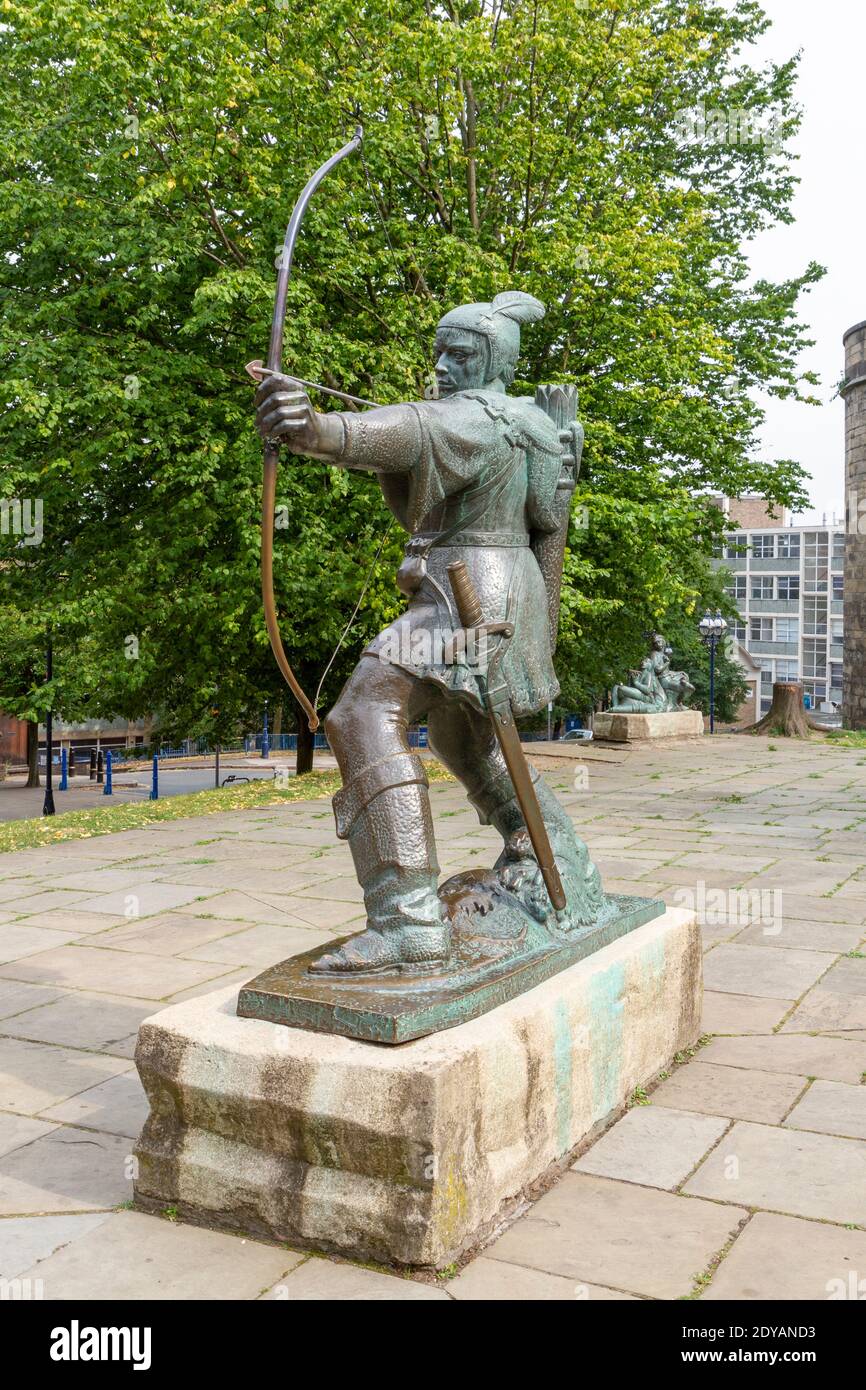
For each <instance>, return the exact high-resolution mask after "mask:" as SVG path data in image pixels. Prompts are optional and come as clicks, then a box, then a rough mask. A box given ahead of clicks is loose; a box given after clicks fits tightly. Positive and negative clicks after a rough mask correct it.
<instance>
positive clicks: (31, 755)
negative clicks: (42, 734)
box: [27, 719, 39, 787]
mask: <svg viewBox="0 0 866 1390" xmlns="http://www.w3.org/2000/svg"><path fill="white" fill-rule="evenodd" d="M27 785H28V787H38V786H39V724H38V721H36V722H34V720H32V719H28V721H27Z"/></svg>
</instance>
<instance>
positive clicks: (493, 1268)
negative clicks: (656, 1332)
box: [445, 1255, 636, 1303]
mask: <svg viewBox="0 0 866 1390" xmlns="http://www.w3.org/2000/svg"><path fill="white" fill-rule="evenodd" d="M445 1287H446V1289H447V1290H448V1292H449V1294H450V1295H451V1297H452V1298H456V1299H457V1300H458V1302H483V1303H499V1302H505V1303H515V1302H518V1301H519V1302H521V1303H542V1302H544V1303H548V1302H552V1301H556V1302H560V1303H575V1302H581V1303H583V1302H585V1303H608V1302H611V1301H614V1300H615V1301H616V1302H630V1303H633V1302H635V1301H636V1300H635V1296H634V1294H630V1293H621V1292H620V1291H619V1290H617V1289H603V1288H601V1287H600V1286H599V1285H598V1284H582V1283H578V1282H576V1281H575V1280H573V1279H563V1278H562V1277H561V1275H559V1274H545V1273H544V1271H543V1270H540V1269H526V1268H525V1267H524V1266H522V1265H512V1264H508V1263H507V1261H505V1260H488V1259H487V1258H486V1257H485V1256H484V1255H481V1256H479V1257H478V1259H475V1260H472V1261H471V1262H470V1263H469V1264H468V1265H467V1266H466V1268H465V1269H463V1270H461V1271H460V1273H459V1274H458V1276H457V1278H456V1279H450V1280H449V1281H448V1283H447V1284H446V1285H445Z"/></svg>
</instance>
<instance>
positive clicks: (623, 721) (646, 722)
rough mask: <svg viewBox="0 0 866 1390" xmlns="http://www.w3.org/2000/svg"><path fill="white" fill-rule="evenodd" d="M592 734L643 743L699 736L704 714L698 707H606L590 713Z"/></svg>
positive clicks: (612, 740) (701, 730)
mask: <svg viewBox="0 0 866 1390" xmlns="http://www.w3.org/2000/svg"><path fill="white" fill-rule="evenodd" d="M592 732H593V735H594V737H595V738H606V739H609V740H610V741H611V743H646V742H647V741H648V740H649V739H656V738H700V737H701V736H702V734H703V732H704V716H703V715H702V714H701V711H700V710H699V709H675V710H667V711H664V712H663V713H661V714H626V713H623V714H617V713H615V712H614V711H613V710H607V711H606V712H605V713H604V714H594V715H593V716H592Z"/></svg>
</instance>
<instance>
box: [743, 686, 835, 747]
mask: <svg viewBox="0 0 866 1390" xmlns="http://www.w3.org/2000/svg"><path fill="white" fill-rule="evenodd" d="M811 729H820V730H821V731H822V732H823V731H824V726H823V724H816V723H815V721H814V720H813V719H810V718H809V716H808V714H807V713H806V710H805V709H804V707H803V687H802V685H801V684H800V683H799V682H798V681H776V682H775V684H774V686H773V703H772V705H771V706H770V708H769V710H768V711H767V713H766V714H765V715H764V717H763V719H759V720H758V722H757V724H750V725H749V726H748V728H746V729H744V730H743V732H744V733H747V734H773V735H774V736H777V737H779V738H808V737H809V731H810V730H811Z"/></svg>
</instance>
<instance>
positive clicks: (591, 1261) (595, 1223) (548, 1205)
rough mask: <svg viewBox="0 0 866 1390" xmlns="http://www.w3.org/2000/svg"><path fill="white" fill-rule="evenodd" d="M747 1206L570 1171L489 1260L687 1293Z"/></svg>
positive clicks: (655, 1294) (660, 1292)
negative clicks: (661, 1190)
mask: <svg viewBox="0 0 866 1390" xmlns="http://www.w3.org/2000/svg"><path fill="white" fill-rule="evenodd" d="M745 1216H746V1212H745V1211H744V1210H740V1209H737V1208H732V1207H727V1206H722V1205H720V1204H718V1203H716V1202H699V1201H695V1200H693V1199H690V1198H687V1197H680V1196H677V1195H675V1194H674V1193H671V1192H660V1191H656V1190H653V1189H651V1188H646V1187H637V1186H634V1185H632V1184H631V1183H623V1182H615V1181H612V1180H611V1179H608V1178H597V1177H591V1176H590V1175H589V1174H585V1173H566V1174H565V1176H564V1177H563V1178H562V1180H561V1181H560V1182H559V1183H557V1185H556V1186H555V1187H554V1188H552V1189H551V1190H550V1192H548V1193H546V1194H545V1196H544V1197H542V1198H541V1200H540V1201H538V1202H536V1203H535V1205H534V1206H533V1207H532V1209H531V1211H529V1212H528V1213H527V1215H526V1216H524V1217H522V1218H521V1219H520V1221H518V1222H517V1223H516V1224H515V1225H514V1226H512V1227H511V1229H510V1230H509V1231H506V1232H505V1234H504V1235H502V1236H500V1237H499V1239H498V1240H496V1241H494V1243H493V1244H492V1245H490V1246H488V1248H487V1250H486V1251H485V1252H484V1253H485V1255H486V1256H487V1257H488V1258H489V1259H503V1260H505V1261H507V1262H508V1263H511V1264H517V1265H522V1266H525V1267H528V1268H531V1269H539V1270H543V1271H544V1272H546V1273H548V1274H559V1275H561V1276H562V1277H564V1278H567V1279H573V1280H575V1281H576V1282H578V1283H582V1282H586V1283H589V1284H600V1285H602V1286H603V1287H605V1288H612V1289H620V1290H623V1291H625V1292H628V1293H635V1294H646V1295H647V1296H649V1297H650V1298H665V1299H673V1298H682V1297H684V1296H685V1295H686V1294H688V1293H690V1292H691V1290H692V1287H693V1285H694V1281H695V1279H696V1277H697V1275H699V1274H700V1273H701V1272H702V1271H703V1270H705V1269H706V1268H707V1266H708V1265H709V1264H710V1262H711V1260H712V1259H713V1257H714V1256H715V1255H716V1254H717V1253H718V1252H719V1251H720V1250H721V1249H722V1248H723V1247H724V1246H725V1245H726V1244H727V1242H728V1240H729V1239H730V1238H731V1236H732V1235H733V1234H734V1232H735V1231H736V1230H737V1229H738V1227H739V1224H740V1222H741V1221H742V1220H743V1219H744V1218H745Z"/></svg>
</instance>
